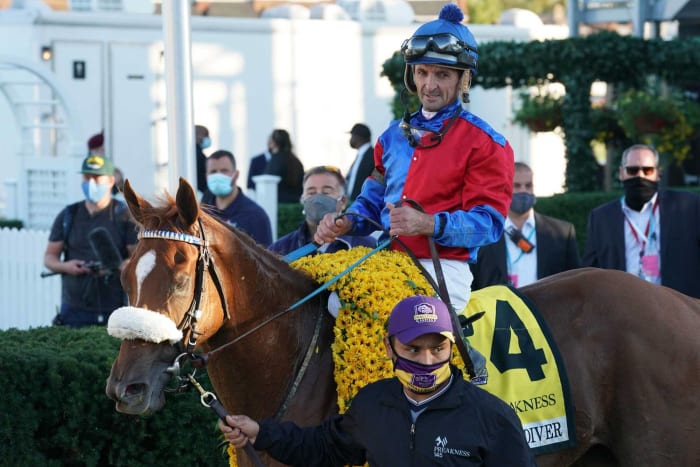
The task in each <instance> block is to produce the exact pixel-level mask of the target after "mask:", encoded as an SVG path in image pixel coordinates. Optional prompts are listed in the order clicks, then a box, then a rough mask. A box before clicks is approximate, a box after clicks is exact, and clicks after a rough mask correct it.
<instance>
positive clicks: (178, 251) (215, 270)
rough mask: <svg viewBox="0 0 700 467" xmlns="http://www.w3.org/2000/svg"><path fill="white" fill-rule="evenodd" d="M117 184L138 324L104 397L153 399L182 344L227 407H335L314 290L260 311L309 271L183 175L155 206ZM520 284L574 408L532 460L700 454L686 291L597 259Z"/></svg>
mask: <svg viewBox="0 0 700 467" xmlns="http://www.w3.org/2000/svg"><path fill="white" fill-rule="evenodd" d="M124 195H125V198H126V201H127V204H128V206H129V209H130V211H131V214H132V216H133V218H134V219H135V220H136V221H137V222H138V223H139V224H140V227H141V233H140V236H141V241H139V243H138V245H137V248H136V251H135V252H134V254H133V256H132V259H131V261H130V262H129V264H128V266H127V267H126V268H125V269H124V271H123V272H122V284H123V286H124V289H125V290H126V292H127V294H128V296H129V302H130V304H131V305H132V306H131V307H127V308H126V312H127V315H128V316H131V315H129V314H128V313H133V315H134V316H136V314H137V312H138V313H140V315H139V318H141V317H142V316H141V315H144V316H145V322H147V323H150V324H147V325H143V326H144V329H142V330H139V329H138V325H137V324H134V327H135V328H136V329H135V331H133V332H132V334H131V335H129V334H128V333H127V334H125V335H124V336H122V337H124V339H123V341H122V344H121V348H120V350H119V355H118V356H117V358H116V360H115V361H114V364H113V366H112V371H111V373H110V375H109V378H108V380H107V388H106V392H107V395H108V396H109V397H110V398H112V399H113V400H115V401H116V408H117V410H118V411H120V412H124V413H129V414H146V413H152V412H155V411H157V410H159V409H161V408H162V407H163V405H164V403H165V399H164V394H163V392H164V388H165V387H166V385H167V383H168V381H169V380H170V374H169V368H170V367H171V366H172V365H173V362H174V361H175V360H176V359H177V358H178V355H179V353H180V352H181V351H182V350H181V348H182V345H189V347H197V348H199V349H201V350H202V351H204V352H211V353H210V355H211V357H210V360H209V362H208V367H207V368H208V374H209V377H210V379H211V381H212V384H213V385H214V389H215V392H216V394H217V395H218V396H219V398H220V400H221V401H222V403H223V405H224V406H225V407H226V409H227V410H228V412H229V413H245V414H248V415H250V416H252V417H253V418H264V417H274V416H277V418H280V419H284V420H294V421H295V422H297V423H299V424H301V425H311V424H317V423H319V422H320V421H321V420H322V419H324V418H325V417H327V416H329V415H330V414H332V413H333V411H335V410H337V406H336V403H335V398H336V395H335V383H334V381H333V374H332V358H331V350H330V344H331V341H332V338H333V332H332V327H333V320H332V318H330V315H329V314H328V313H326V312H324V311H323V306H322V304H321V303H320V301H319V300H316V299H314V300H311V301H310V302H307V303H305V304H303V305H302V306H300V307H299V308H296V309H294V310H292V311H290V312H288V313H286V314H284V315H282V316H279V317H276V318H274V319H271V317H274V316H275V315H276V314H278V313H279V312H280V311H281V310H285V309H286V308H287V307H289V306H290V305H291V304H292V303H295V302H297V301H298V300H299V299H300V298H302V297H305V296H306V295H307V294H308V293H309V292H311V291H313V290H314V289H315V288H316V287H317V284H315V283H314V282H313V281H312V280H311V279H310V278H308V277H307V276H306V275H304V274H303V273H301V272H299V271H296V270H294V269H293V268H291V267H290V266H288V265H287V264H286V263H284V262H283V261H282V260H281V259H279V258H278V257H277V256H275V255H273V254H271V253H269V252H267V251H266V250H264V249H263V248H262V247H260V246H257V245H256V244H255V243H254V242H253V241H252V240H250V239H249V238H248V237H247V236H245V235H244V234H241V233H240V232H238V231H237V230H235V229H232V228H229V227H227V226H225V225H224V224H222V223H219V222H217V221H215V220H214V219H213V218H212V217H210V216H209V215H207V214H206V213H204V212H202V211H201V210H200V208H199V205H198V203H197V200H196V195H195V192H194V190H193V189H192V187H191V186H190V185H189V184H188V183H187V182H185V181H184V180H182V179H181V180H180V186H179V189H178V191H177V195H176V199H175V200H172V199H171V198H168V199H167V200H165V202H164V204H163V205H158V206H155V207H154V206H152V205H151V204H150V203H149V202H148V201H146V200H144V199H143V198H141V197H140V196H139V195H138V194H136V193H135V192H134V191H133V189H132V187H131V185H130V184H129V183H128V182H127V183H126V184H125V187H124ZM202 239H204V240H202ZM202 258H203V259H204V261H203V260H202ZM207 260H208V261H207ZM203 269H206V272H204V273H203V272H202V270H203ZM522 292H523V294H524V295H526V296H527V297H528V298H529V300H530V301H531V302H532V303H533V304H534V305H535V306H536V307H537V308H538V309H539V310H540V312H541V314H542V316H543V317H544V319H545V320H546V322H547V324H548V325H549V328H550V331H551V333H552V335H553V337H554V340H555V341H556V344H557V345H558V347H559V351H560V353H561V355H562V358H563V360H564V363H565V365H566V370H567V373H568V377H569V384H570V389H571V396H572V399H573V404H574V409H575V417H574V418H575V424H576V433H577V446H576V447H575V448H571V449H567V450H563V451H559V452H557V453H552V454H547V455H542V456H538V458H537V462H538V465H539V466H541V467H542V466H556V467H561V466H569V465H576V466H593V465H596V466H602V465H606V466H630V467H632V466H634V467H637V466H642V465H643V466H648V467H653V466H664V467H666V466H671V465H673V466H691V465H692V466H696V465H700V442H698V440H700V398H699V397H698V394H700V338H699V336H700V302H699V301H697V300H695V299H692V298H689V297H686V296H685V295H682V294H680V293H677V292H675V291H673V290H670V289H668V288H665V287H659V286H655V285H651V284H648V283H646V282H644V281H641V280H639V279H637V278H636V277H634V276H632V275H630V274H627V273H624V272H620V271H608V270H598V269H579V270H574V271H569V272H567V273H562V274H559V275H556V276H552V277H550V278H548V279H545V280H541V281H538V282H536V283H535V284H532V285H530V286H528V287H525V288H523V289H522ZM200 297H201V301H200ZM188 309H189V310H193V309H201V310H202V313H201V316H197V315H196V314H194V313H190V312H188ZM118 311H119V310H118ZM115 313H116V312H115ZM136 321H138V320H136ZM266 321H267V324H264V325H263V326H261V327H260V328H259V329H257V330H256V331H255V332H253V333H250V334H247V332H248V331H250V330H252V329H254V328H255V327H256V326H258V325H260V324H261V323H264V322H266ZM154 323H157V324H154ZM110 324H111V323H110ZM193 331H194V332H193ZM110 332H111V331H110ZM181 337H182V339H181ZM237 339H238V340H237ZM234 340H236V342H233V341H234ZM175 341H178V342H177V344H178V345H173V343H174V342H175ZM232 342H233V343H232ZM188 343H189V344H188ZM227 344H228V345H227ZM309 348H311V350H312V351H308V350H309ZM216 349H220V351H217V350H216ZM387 429H391V427H387ZM212 436H214V435H212ZM267 460H268V461H269V462H270V465H279V464H275V463H274V462H273V461H271V460H269V459H267ZM247 461H248V460H247V458H246V457H244V456H239V465H247V464H246V462H247Z"/></svg>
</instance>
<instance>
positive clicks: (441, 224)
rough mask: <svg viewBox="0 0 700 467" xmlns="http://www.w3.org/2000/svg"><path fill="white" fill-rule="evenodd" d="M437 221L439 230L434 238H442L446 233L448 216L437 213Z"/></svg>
mask: <svg viewBox="0 0 700 467" xmlns="http://www.w3.org/2000/svg"><path fill="white" fill-rule="evenodd" d="M435 220H436V222H437V224H438V229H437V232H435V235H433V237H434V238H439V237H442V234H444V233H445V226H446V225H447V215H446V214H445V213H443V212H440V213H437V214H436V215H435Z"/></svg>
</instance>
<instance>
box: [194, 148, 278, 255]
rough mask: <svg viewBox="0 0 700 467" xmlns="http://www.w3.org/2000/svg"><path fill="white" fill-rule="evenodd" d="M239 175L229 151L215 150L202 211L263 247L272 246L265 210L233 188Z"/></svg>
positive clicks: (208, 172) (210, 162)
mask: <svg viewBox="0 0 700 467" xmlns="http://www.w3.org/2000/svg"><path fill="white" fill-rule="evenodd" d="M239 173H240V172H239V171H238V170H236V159H235V158H234V157H233V154H232V153H230V152H229V151H225V150H221V149H220V150H218V151H216V152H214V153H213V154H212V155H211V156H209V157H208V158H207V191H206V192H205V193H204V196H202V204H204V205H207V206H208V207H207V206H205V208H207V210H208V211H209V212H210V213H211V214H213V215H214V216H215V217H217V218H219V219H220V220H222V221H224V222H227V223H228V224H231V225H232V226H234V227H236V228H238V229H240V230H242V231H243V232H245V233H247V234H248V235H250V236H251V237H252V238H253V239H254V240H255V241H256V242H258V243H259V244H261V245H262V246H264V247H267V246H268V245H269V244H270V243H272V226H271V224H270V218H269V217H268V215H267V213H266V212H265V210H264V209H263V208H262V207H260V205H258V204H257V203H256V202H255V201H253V200H252V199H250V198H248V197H247V196H246V195H244V194H243V192H242V191H241V189H240V188H239V187H238V185H236V182H237V181H238V175H239Z"/></svg>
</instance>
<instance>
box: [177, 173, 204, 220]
mask: <svg viewBox="0 0 700 467" xmlns="http://www.w3.org/2000/svg"><path fill="white" fill-rule="evenodd" d="M175 203H176V204H177V210H178V216H179V217H180V221H182V223H183V225H185V226H186V227H190V226H192V225H194V223H195V222H197V218H198V217H199V203H197V195H196V194H195V192H194V188H192V185H190V184H189V183H188V182H187V180H185V179H184V178H182V177H180V186H179V187H178V189H177V195H176V196H175Z"/></svg>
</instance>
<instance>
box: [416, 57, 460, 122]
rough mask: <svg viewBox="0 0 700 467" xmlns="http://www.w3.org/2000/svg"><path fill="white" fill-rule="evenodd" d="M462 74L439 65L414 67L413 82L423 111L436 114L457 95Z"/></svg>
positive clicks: (453, 100)
mask: <svg viewBox="0 0 700 467" xmlns="http://www.w3.org/2000/svg"><path fill="white" fill-rule="evenodd" d="M461 76H462V72H461V71H458V70H455V69H452V68H447V67H444V66H439V65H423V64H421V65H414V68H413V81H414V82H415V83H416V92H417V94H418V99H420V101H421V103H422V104H423V109H425V110H427V111H429V112H437V111H438V110H440V109H442V108H443V107H445V106H446V105H449V104H452V103H453V102H455V101H456V100H457V96H458V95H459V80H460V77H461Z"/></svg>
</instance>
